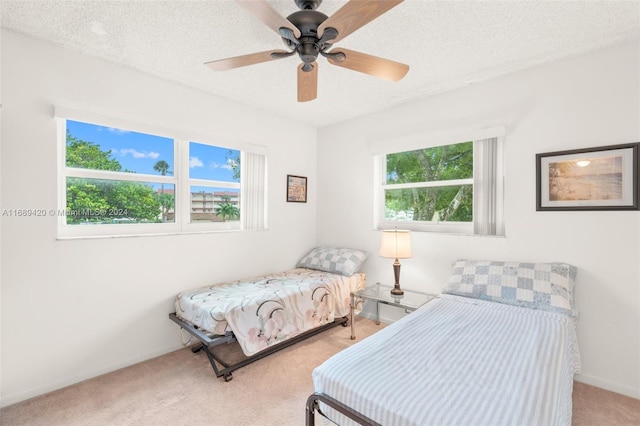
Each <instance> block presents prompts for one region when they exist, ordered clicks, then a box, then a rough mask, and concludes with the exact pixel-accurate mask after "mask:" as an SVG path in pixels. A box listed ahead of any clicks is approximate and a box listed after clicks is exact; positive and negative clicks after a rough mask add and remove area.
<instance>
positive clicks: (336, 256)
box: [298, 247, 368, 277]
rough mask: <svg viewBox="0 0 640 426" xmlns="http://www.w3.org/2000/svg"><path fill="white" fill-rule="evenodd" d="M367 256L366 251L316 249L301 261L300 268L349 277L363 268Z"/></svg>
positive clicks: (338, 248)
mask: <svg viewBox="0 0 640 426" xmlns="http://www.w3.org/2000/svg"><path fill="white" fill-rule="evenodd" d="M367 256H368V254H367V253H366V252H364V251H360V250H354V249H349V248H344V247H316V248H314V249H313V250H311V251H310V252H309V253H307V255H306V256H304V257H303V258H302V259H300V262H298V267H299V268H309V269H316V270H318V271H324V272H331V273H333V274H341V275H346V276H348V277H349V276H351V275H353V274H355V273H356V272H358V271H359V270H360V268H362V264H363V263H364V261H365V260H366V259H367Z"/></svg>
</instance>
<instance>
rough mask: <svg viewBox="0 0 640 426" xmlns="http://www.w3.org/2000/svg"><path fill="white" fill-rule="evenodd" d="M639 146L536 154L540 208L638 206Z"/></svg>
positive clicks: (538, 203)
mask: <svg viewBox="0 0 640 426" xmlns="http://www.w3.org/2000/svg"><path fill="white" fill-rule="evenodd" d="M639 147H640V142H637V143H628V144H620V145H610V146H601V147H595V148H585V149H574V150H568V151H556V152H546V153H541V154H536V210H537V211H547V210H549V211H553V210H638V209H639V206H638V179H639V176H638V158H639V157H638V156H639V152H638V151H639Z"/></svg>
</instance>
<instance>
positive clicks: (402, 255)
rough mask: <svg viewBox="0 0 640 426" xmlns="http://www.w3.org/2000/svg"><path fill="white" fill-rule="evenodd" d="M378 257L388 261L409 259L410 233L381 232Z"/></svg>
mask: <svg viewBox="0 0 640 426" xmlns="http://www.w3.org/2000/svg"><path fill="white" fill-rule="evenodd" d="M379 255H380V256H381V257H388V258H390V259H407V258H410V257H411V232H410V231H401V230H398V229H394V230H388V231H382V239H381V240H380V253H379Z"/></svg>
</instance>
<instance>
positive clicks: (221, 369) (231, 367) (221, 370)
mask: <svg viewBox="0 0 640 426" xmlns="http://www.w3.org/2000/svg"><path fill="white" fill-rule="evenodd" d="M169 319H171V320H172V321H173V322H175V323H176V324H178V325H179V326H180V327H181V328H183V329H184V330H186V331H188V332H189V333H190V334H191V335H192V336H193V337H195V338H196V339H198V340H199V341H200V343H198V344H196V345H194V346H193V347H192V348H191V352H193V353H196V352H199V351H203V352H204V353H205V354H206V355H207V358H208V359H209V362H210V363H211V367H212V368H213V371H214V372H215V374H216V377H223V378H224V381H225V382H228V381H229V380H231V379H233V376H232V375H231V373H232V372H233V371H235V370H237V369H238V368H241V367H244V366H245V365H248V364H251V363H252V362H255V361H257V360H259V359H262V358H264V357H266V356H269V355H271V354H273V353H275V352H278V351H280V350H282V349H285V348H288V347H289V346H291V345H294V344H296V343H298V342H301V341H303V340H305V339H308V338H309V337H312V336H315V335H316V334H319V333H322V332H323V331H325V330H328V329H330V328H333V327H335V326H337V325H342V326H343V327H346V326H347V322H348V318H347V317H346V316H345V317H341V318H336V319H335V320H334V321H333V322H330V323H328V324H324V325H321V326H320V327H316V328H314V329H311V330H307V331H305V332H303V333H301V334H298V335H297V336H295V337H292V338H290V339H287V340H285V341H283V342H281V343H278V344H276V345H273V346H269V347H268V348H266V349H264V350H262V351H260V352H257V353H256V354H254V355H251V356H249V357H246V358H245V359H243V360H242V361H239V362H237V363H235V364H229V363H227V362H225V361H224V360H222V359H221V358H220V357H219V356H218V355H216V354H214V353H213V348H215V347H216V346H218V345H221V344H223V343H227V344H229V343H233V342H236V341H237V340H236V337H235V335H234V334H233V332H231V331H228V332H227V333H225V334H224V335H217V334H216V335H212V336H209V335H208V334H206V332H204V331H203V330H202V329H200V328H199V327H197V326H195V325H193V324H191V323H188V322H186V321H184V320H182V319H180V318H178V316H177V315H176V314H175V312H174V313H172V314H169Z"/></svg>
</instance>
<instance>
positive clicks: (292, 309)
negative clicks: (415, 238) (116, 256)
mask: <svg viewBox="0 0 640 426" xmlns="http://www.w3.org/2000/svg"><path fill="white" fill-rule="evenodd" d="M365 284H366V281H365V275H364V274H363V273H357V274H354V275H352V276H344V275H336V274H331V273H328V272H322V271H317V270H313V269H306V268H296V269H292V270H288V271H284V272H279V273H274V274H269V275H264V276H258V277H252V278H247V279H241V280H236V281H230V282H224V283H219V284H216V285H212V286H207V287H200V288H196V289H192V290H187V291H183V292H181V293H179V294H178V295H177V297H176V301H175V307H176V316H178V317H179V318H181V319H182V320H185V321H187V322H189V323H191V324H193V325H195V326H197V327H199V328H200V329H203V330H206V331H207V332H209V333H211V334H215V335H224V334H225V333H227V332H228V331H232V332H233V334H234V335H235V337H236V339H237V340H238V342H239V343H240V346H241V348H242V351H243V352H244V353H245V355H247V356H250V355H253V354H255V353H257V352H259V351H261V350H263V349H266V348H268V347H269V346H272V345H275V344H277V343H280V342H282V341H284V340H286V339H289V338H291V337H294V336H297V335H298V334H301V333H303V332H304V331H307V330H310V329H313V328H316V327H319V326H321V325H324V324H327V323H330V322H332V321H333V320H334V319H335V318H340V317H344V316H346V315H348V314H349V310H350V294H351V292H352V291H357V290H359V289H361V288H364V286H365Z"/></svg>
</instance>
